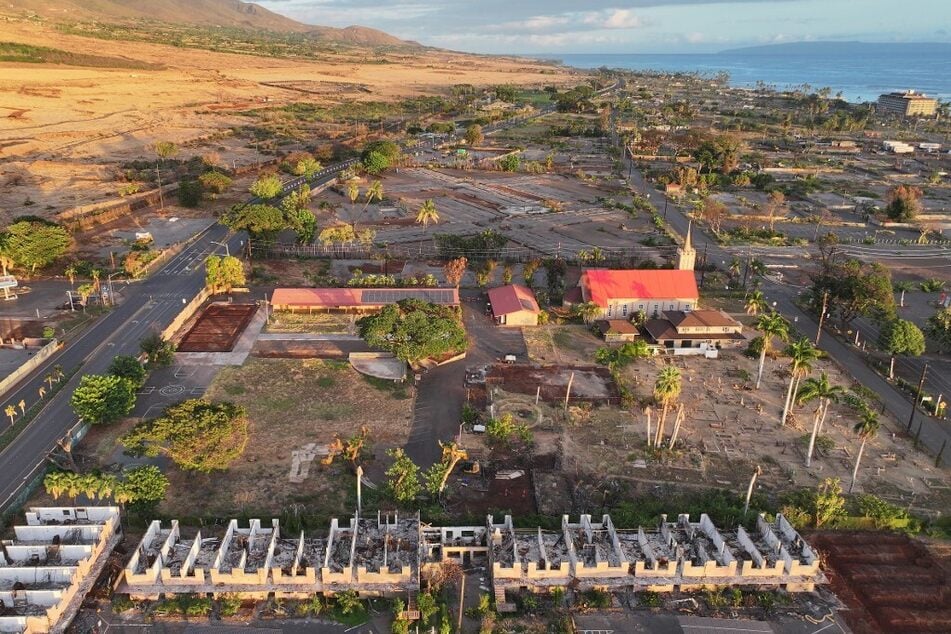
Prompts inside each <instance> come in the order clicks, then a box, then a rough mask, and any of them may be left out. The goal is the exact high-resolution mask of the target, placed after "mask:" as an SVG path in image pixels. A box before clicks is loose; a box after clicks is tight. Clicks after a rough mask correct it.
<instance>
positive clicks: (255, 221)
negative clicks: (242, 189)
mask: <svg viewBox="0 0 951 634" xmlns="http://www.w3.org/2000/svg"><path fill="white" fill-rule="evenodd" d="M221 224H223V225H224V226H226V227H228V228H229V229H231V230H232V231H247V232H248V235H249V236H251V238H253V239H265V240H267V239H269V238H271V237H272V236H274V235H275V234H276V233H277V232H278V231H281V230H282V229H285V228H286V227H287V221H286V219H285V218H284V212H282V211H281V210H280V209H278V208H277V207H274V206H272V205H262V204H254V205H235V206H233V207H232V208H231V209H230V210H229V211H228V212H227V213H226V214H224V216H222V218H221ZM248 260H249V261H250V260H251V240H248Z"/></svg>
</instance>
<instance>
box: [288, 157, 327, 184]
mask: <svg viewBox="0 0 951 634" xmlns="http://www.w3.org/2000/svg"><path fill="white" fill-rule="evenodd" d="M322 169H323V165H321V164H320V161H318V160H317V159H315V158H314V157H312V156H305V157H304V158H302V159H300V160H299V161H297V163H296V164H295V165H294V173H295V174H296V175H298V176H303V177H304V178H306V179H307V180H310V179H312V178H313V177H314V175H315V174H316V173H317V172H319V171H320V170H322Z"/></svg>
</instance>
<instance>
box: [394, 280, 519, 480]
mask: <svg viewBox="0 0 951 634" xmlns="http://www.w3.org/2000/svg"><path fill="white" fill-rule="evenodd" d="M461 295H462V297H461V299H462V315H463V320H464V322H465V326H466V331H467V332H468V333H469V349H468V351H467V352H466V358H465V359H462V360H460V361H455V362H453V363H447V364H446V365H443V366H439V367H436V368H433V369H432V370H428V371H427V372H425V373H423V375H422V377H421V379H420V382H419V384H418V385H417V390H416V404H415V407H414V409H413V427H412V429H411V430H410V434H409V439H408V440H407V442H406V453H407V454H408V455H409V457H410V458H412V459H413V461H414V462H415V463H416V464H418V465H419V466H420V467H421V468H423V469H426V468H428V467H429V466H430V465H431V464H433V463H435V462H438V461H439V459H440V450H439V445H438V444H437V441H438V440H451V439H452V438H453V437H455V436H456V435H457V434H458V433H459V424H460V422H461V416H462V405H463V403H465V401H466V388H465V386H464V382H465V375H466V367H467V366H471V365H484V364H486V363H491V362H493V361H495V360H497V359H501V358H503V357H504V356H505V355H507V354H514V355H516V356H517V357H518V360H519V361H520V362H521V361H525V360H526V357H527V350H526V348H525V339H524V338H523V337H522V331H521V329H520V328H499V327H498V326H496V325H495V324H494V323H493V321H492V317H491V315H487V314H485V302H486V297H485V294H484V293H482V292H479V291H463V292H462V293H461Z"/></svg>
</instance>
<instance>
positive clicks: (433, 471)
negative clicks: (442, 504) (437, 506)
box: [424, 440, 469, 498]
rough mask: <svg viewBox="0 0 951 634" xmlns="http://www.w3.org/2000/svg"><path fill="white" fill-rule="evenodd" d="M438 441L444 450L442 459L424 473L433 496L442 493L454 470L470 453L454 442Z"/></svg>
mask: <svg viewBox="0 0 951 634" xmlns="http://www.w3.org/2000/svg"><path fill="white" fill-rule="evenodd" d="M436 442H438V443H439V448H440V449H441V450H442V459H441V460H440V461H439V462H437V463H435V464H433V465H432V466H431V467H430V468H429V469H427V470H426V473H425V475H424V477H425V480H426V491H427V492H428V493H429V494H430V495H431V496H432V497H433V498H438V497H439V496H440V495H442V492H443V489H445V488H446V482H447V481H448V480H449V476H450V475H451V474H452V470H453V469H455V468H456V465H457V464H459V461H460V460H464V459H465V458H466V457H467V456H468V455H469V454H468V453H467V452H466V451H465V449H461V448H460V447H459V445H457V444H456V443H454V442H447V443H444V442H442V441H441V440H439V441H436Z"/></svg>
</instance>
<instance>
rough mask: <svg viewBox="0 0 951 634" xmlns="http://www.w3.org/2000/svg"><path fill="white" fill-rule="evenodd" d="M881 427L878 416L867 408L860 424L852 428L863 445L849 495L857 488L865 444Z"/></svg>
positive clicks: (853, 471) (856, 460)
mask: <svg viewBox="0 0 951 634" xmlns="http://www.w3.org/2000/svg"><path fill="white" fill-rule="evenodd" d="M881 426H882V423H881V421H879V420H878V414H877V413H875V412H873V411H872V410H870V409H868V408H866V409H865V410H864V411H863V412H862V413H861V418H860V420H859V422H857V423H855V426H854V427H853V428H852V429H853V431H855V433H856V434H858V435H859V438H861V439H862V444H861V445H859V453H858V454H857V455H856V456H855V468H854V469H852V481H851V482H850V483H849V493H852V490H853V489H854V488H855V481H856V480H857V479H858V477H859V465H860V464H861V462H862V454H863V453H865V443H867V442H868V439H869V438H872V437H874V436H875V434H877V433H878V430H879V429H880V428H881Z"/></svg>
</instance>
